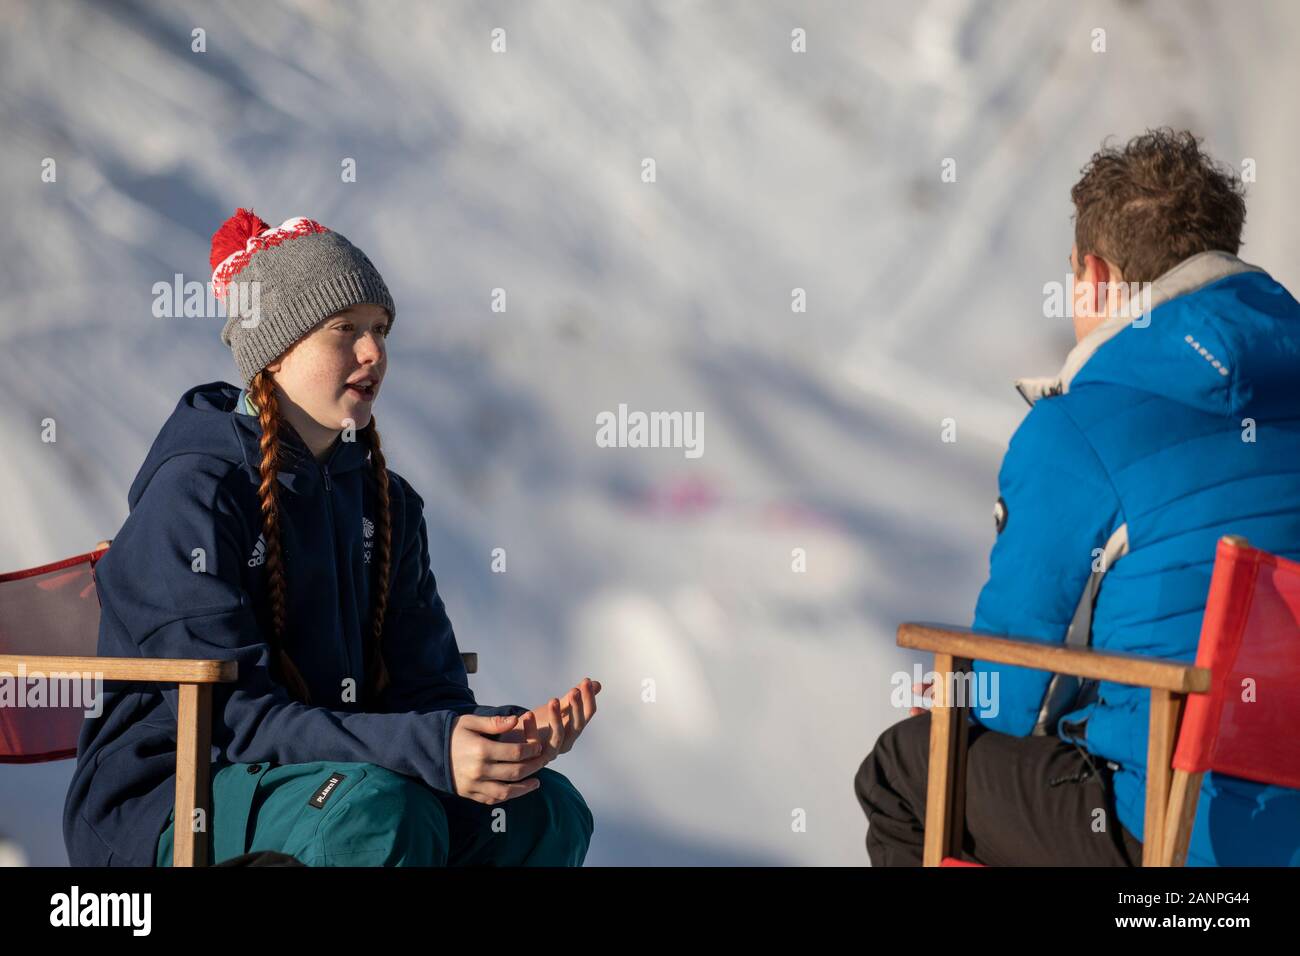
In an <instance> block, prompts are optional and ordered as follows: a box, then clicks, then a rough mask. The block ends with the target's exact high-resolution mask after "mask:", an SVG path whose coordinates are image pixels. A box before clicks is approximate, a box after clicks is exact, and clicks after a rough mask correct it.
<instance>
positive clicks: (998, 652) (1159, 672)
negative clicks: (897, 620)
mask: <svg viewBox="0 0 1300 956" xmlns="http://www.w3.org/2000/svg"><path fill="white" fill-rule="evenodd" d="M898 646H899V647H910V648H912V649H914V650H919V651H933V652H934V653H936V654H947V655H950V656H952V657H955V658H965V659H967V660H973V659H978V660H982V661H991V662H992V663H995V664H1014V665H1016V666H1019V667H1028V668H1031V669H1033V670H1041V671H1052V672H1053V673H1056V674H1070V675H1072V676H1074V677H1084V678H1089V679H1093V680H1105V681H1111V682H1113V683H1116V684H1128V685H1131V686H1134V687H1149V688H1152V689H1155V690H1167V691H1172V692H1174V693H1179V694H1203V693H1205V692H1206V691H1208V690H1209V689H1210V672H1209V670H1207V669H1206V668H1204V667H1197V666H1196V665H1195V664H1188V663H1185V662H1183V661H1173V660H1167V659H1165V658H1160V657H1147V656H1144V655H1142V654H1124V653H1117V652H1114V651H1098V650H1093V649H1092V648H1087V647H1067V646H1065V645H1064V644H1044V643H1043V642H1042V641H1035V640H1030V639H1028V638H1023V637H1006V636H1004V635H1001V634H988V633H984V632H981V631H973V630H971V629H970V628H965V627H949V626H946V625H942V624H919V623H907V624H900V625H899V627H898Z"/></svg>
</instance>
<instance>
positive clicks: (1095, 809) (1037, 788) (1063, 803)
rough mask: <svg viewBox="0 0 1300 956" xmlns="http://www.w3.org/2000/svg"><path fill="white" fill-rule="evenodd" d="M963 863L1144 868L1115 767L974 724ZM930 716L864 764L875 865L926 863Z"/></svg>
mask: <svg viewBox="0 0 1300 956" xmlns="http://www.w3.org/2000/svg"><path fill="white" fill-rule="evenodd" d="M969 731H970V736H969V749H968V750H967V760H966V833H965V837H964V838H963V842H962V853H961V858H962V859H963V860H970V861H974V862H976V863H983V864H985V865H988V866H1141V864H1142V844H1141V843H1139V842H1138V841H1137V839H1135V838H1134V836H1133V834H1131V833H1129V832H1128V830H1127V829H1125V828H1124V827H1123V826H1122V825H1121V824H1120V822H1119V819H1118V817H1117V816H1116V815H1115V797H1114V793H1113V791H1112V790H1111V786H1110V780H1111V775H1112V773H1113V771H1112V770H1111V768H1110V766H1108V765H1107V763H1106V761H1104V760H1102V759H1100V758H1097V757H1093V756H1092V755H1091V754H1089V753H1088V752H1087V751H1086V750H1084V749H1083V748H1082V747H1079V746H1076V745H1074V744H1072V743H1068V742H1066V741H1062V740H1061V739H1060V738H1059V737H1012V736H1009V735H1007V734H1000V733H997V732H996V731H992V730H989V729H988V728H986V727H982V726H979V725H974V724H973V725H971V726H970V728H969ZM929 746H930V714H929V713H928V712H927V713H923V714H918V715H917V716H915V717H909V718H907V719H906V720H902V721H899V722H898V723H896V724H894V725H893V726H892V727H890V728H889V729H888V730H886V731H885V732H884V733H883V734H881V735H880V739H879V740H877V741H876V746H875V748H874V749H873V750H872V751H871V753H870V754H868V755H867V758H866V760H864V761H863V762H862V766H861V767H859V768H858V773H857V776H856V777H855V778H854V781H853V789H854V792H855V793H856V794H857V797H858V802H859V803H860V804H861V805H862V809H863V812H865V813H866V815H867V855H868V856H870V858H871V864H872V866H920V865H921V849H922V846H923V845H924V837H923V832H922V831H923V827H924V822H925V785H926V771H927V767H928V762H929Z"/></svg>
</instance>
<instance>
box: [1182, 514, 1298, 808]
mask: <svg viewBox="0 0 1300 956" xmlns="http://www.w3.org/2000/svg"><path fill="white" fill-rule="evenodd" d="M1196 663H1197V666H1199V667H1205V668H1208V669H1209V670H1210V672H1211V675H1212V676H1211V685H1210V692H1209V693H1208V694H1191V695H1189V696H1188V700H1187V707H1186V711H1185V713H1184V717H1183V725H1182V729H1181V731H1180V732H1179V736H1178V747H1177V749H1176V751H1175V752H1174V767H1175V768H1176V769H1178V770H1186V771H1189V772H1206V771H1211V770H1214V771H1218V772H1220V773H1225V774H1229V775H1231V776H1234V777H1242V778H1244V779H1247V780H1253V781H1256V782H1258V783H1266V784H1275V785H1277V786H1282V787H1291V788H1298V789H1300V734H1297V733H1296V727H1297V726H1298V725H1300V564H1297V563H1296V562H1294V561H1288V560H1287V559H1285V558H1281V557H1278V556H1276V555H1273V554H1269V553H1268V552H1266V551H1260V550H1259V549H1257V548H1252V547H1248V546H1245V545H1241V544H1235V543H1233V542H1231V541H1225V540H1220V542H1219V546H1218V550H1217V552H1216V554H1215V563H1214V575H1213V578H1212V579H1211V582H1210V593H1209V597H1208V599H1207V601H1206V607H1205V617H1204V620H1203V624H1202V627H1201V640H1200V645H1199V647H1198V650H1197V654H1196Z"/></svg>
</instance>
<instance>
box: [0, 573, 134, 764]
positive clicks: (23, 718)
mask: <svg viewBox="0 0 1300 956" xmlns="http://www.w3.org/2000/svg"><path fill="white" fill-rule="evenodd" d="M107 553H108V551H107V549H104V550H101V551H92V552H88V553H87V554H81V555H77V556H76V557H73V558H67V559H65V560H63V561H57V562H55V563H54V564H46V565H43V566H41V567H39V568H29V569H28V570H26V571H13V572H11V573H9V574H3V575H0V654H42V655H52V656H68V657H94V656H96V653H97V651H98V647H99V595H98V594H97V593H96V591H95V581H94V565H95V562H96V561H98V560H99V558H100V557H102V556H103V555H105V554H107ZM52 676H53V677H54V678H55V679H53V680H50V679H47V678H49V677H51V675H47V674H45V673H44V672H39V671H30V670H29V671H27V672H26V673H23V672H22V671H17V670H14V669H12V668H8V669H4V670H3V671H0V681H3V682H4V683H5V684H7V685H8V686H7V687H3V688H0V693H4V694H6V695H11V696H12V699H11V700H10V699H7V700H6V701H5V706H2V707H0V763H38V762H41V761H46V760H64V759H67V758H70V757H75V756H76V755H77V738H78V736H79V735H80V733H81V726H82V723H83V722H84V720H85V717H86V713H87V709H88V707H87V705H88V702H89V701H92V700H93V699H94V698H93V696H92V695H91V694H90V693H88V692H89V691H91V690H93V689H94V685H93V684H88V683H83V682H76V681H73V680H71V679H68V680H63V679H59V677H58V675H57V674H55V675H52ZM100 686H101V687H102V684H101V685H100ZM38 694H39V696H37V695H38ZM51 705H55V706H51Z"/></svg>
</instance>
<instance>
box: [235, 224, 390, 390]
mask: <svg viewBox="0 0 1300 956" xmlns="http://www.w3.org/2000/svg"><path fill="white" fill-rule="evenodd" d="M211 264H212V285H213V291H214V292H215V294H216V295H217V296H218V297H219V298H221V299H222V301H223V302H225V305H226V316H227V318H226V324H225V325H224V326H223V327H222V329H221V341H222V343H223V344H224V345H228V346H229V347H230V350H231V351H232V352H233V353H234V355H235V364H236V365H237V366H239V373H240V375H242V376H243V379H244V387H245V388H249V387H251V386H252V383H253V378H254V376H256V375H257V373H258V372H260V371H261V370H262V369H263V368H265V367H266V366H267V364H268V363H270V362H273V361H275V359H276V358H277V357H278V356H279V355H280V354H281V353H283V352H284V351H285V350H286V349H288V348H289V346H291V345H293V343H294V342H296V341H298V340H299V339H300V338H302V337H303V336H304V335H306V334H307V333H308V332H310V331H311V330H312V329H313V328H315V327H316V325H317V323H319V322H320V321H321V320H322V319H325V318H328V317H329V316H331V315H333V314H334V313H335V312H339V311H341V310H343V309H346V308H348V307H349V306H353V305H360V304H362V303H372V304H374V305H378V306H382V307H383V308H385V309H387V310H388V317H389V322H390V327H391V324H392V323H393V322H395V321H396V319H397V310H396V308H395V307H394V306H393V297H392V296H391V295H390V294H389V292H388V286H386V285H385V284H384V279H383V277H382V276H381V275H380V274H379V270H378V269H376V268H375V267H374V264H373V263H372V262H371V261H370V259H369V258H368V257H367V256H366V254H365V253H364V252H362V251H361V250H360V249H358V248H357V247H356V246H354V245H352V243H350V242H348V240H347V239H345V238H344V237H343V236H342V235H341V234H339V233H337V232H331V231H330V230H328V229H326V228H325V227H324V226H322V225H321V224H320V223H318V222H315V221H314V220H311V219H307V218H304V217H298V218H296V219H289V220H286V221H285V222H283V223H281V224H280V225H279V226H274V227H272V226H268V225H267V224H266V223H265V222H264V221H262V220H261V219H259V218H258V217H257V216H255V215H253V213H252V211H251V210H246V209H239V210H236V212H235V214H234V215H233V216H231V217H230V218H229V219H227V220H226V222H225V223H224V224H223V225H222V227H221V228H220V229H219V230H217V233H216V235H214V236H213V237H212V257H211Z"/></svg>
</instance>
